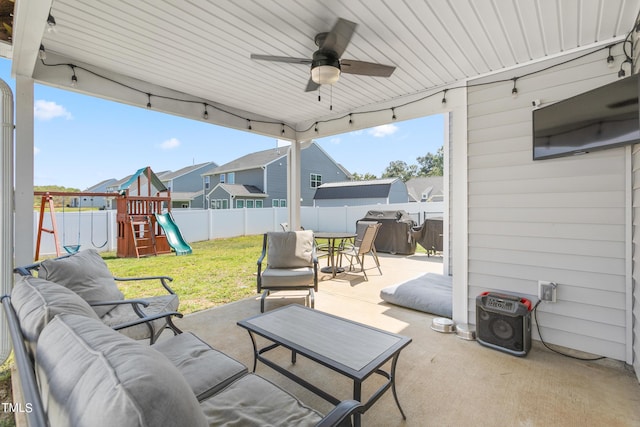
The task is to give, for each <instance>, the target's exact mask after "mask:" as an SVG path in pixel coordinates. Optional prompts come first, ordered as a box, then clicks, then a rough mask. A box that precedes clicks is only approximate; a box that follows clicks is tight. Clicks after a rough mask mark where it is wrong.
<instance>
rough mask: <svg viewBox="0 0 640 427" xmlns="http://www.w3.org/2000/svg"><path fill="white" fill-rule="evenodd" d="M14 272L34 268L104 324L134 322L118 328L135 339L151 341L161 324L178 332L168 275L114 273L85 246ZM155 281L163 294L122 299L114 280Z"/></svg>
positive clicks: (29, 272)
mask: <svg viewBox="0 0 640 427" xmlns="http://www.w3.org/2000/svg"><path fill="white" fill-rule="evenodd" d="M15 272H16V273H18V274H21V275H23V276H30V275H33V273H34V272H37V276H38V278H40V279H44V280H47V281H50V282H55V283H57V284H59V285H62V286H64V287H66V288H68V289H70V290H72V291H73V292H75V293H76V294H78V295H79V296H80V297H82V299H84V300H85V301H86V302H87V303H89V305H90V306H91V308H92V309H93V310H94V311H95V313H96V315H97V316H98V317H99V318H100V320H102V322H103V323H105V324H106V325H108V326H116V325H122V324H126V323H128V322H134V324H132V325H131V326H130V327H126V328H121V329H120V332H122V333H123V334H125V335H127V336H129V337H130V338H133V339H136V340H142V339H149V340H150V342H151V343H152V344H153V343H154V342H155V340H156V339H157V338H158V336H160V334H161V333H162V332H163V331H164V329H165V328H169V329H171V330H172V331H173V333H174V334H178V333H181V332H182V331H180V329H178V328H177V327H176V326H175V325H174V324H173V321H172V316H171V315H164V314H166V313H172V314H175V315H179V313H177V309H178V305H179V299H178V295H176V294H175V292H173V290H172V289H171V288H170V287H169V285H168V282H170V281H171V280H173V279H171V278H170V277H167V276H151V277H136V278H120V277H114V276H113V275H112V274H111V272H110V271H109V268H108V267H107V264H106V263H105V262H104V260H103V259H102V257H101V256H100V254H99V253H98V252H97V251H96V250H95V249H87V250H84V251H79V252H76V253H74V254H72V255H65V256H62V257H59V258H52V259H47V260H44V261H42V262H40V263H36V264H31V265H28V266H24V267H17V268H16V269H15ZM142 280H144V281H159V282H160V284H161V285H162V287H163V288H164V289H163V290H164V291H165V292H166V293H167V294H166V295H157V296H150V297H145V298H141V299H129V300H127V299H125V298H124V295H123V294H122V292H121V291H120V290H119V289H118V286H117V284H116V282H127V281H142ZM156 315H160V316H159V318H157V319H156V320H154V321H153V322H143V323H139V322H135V321H136V320H137V319H140V318H146V317H149V316H152V317H153V316H156Z"/></svg>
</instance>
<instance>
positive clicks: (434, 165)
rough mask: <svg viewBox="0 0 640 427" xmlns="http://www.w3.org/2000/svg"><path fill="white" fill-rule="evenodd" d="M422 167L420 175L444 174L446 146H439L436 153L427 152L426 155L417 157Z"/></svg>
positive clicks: (419, 171) (419, 169) (419, 170)
mask: <svg viewBox="0 0 640 427" xmlns="http://www.w3.org/2000/svg"><path fill="white" fill-rule="evenodd" d="M416 160H417V161H418V164H419V165H420V167H419V168H418V176H442V175H444V147H440V148H438V151H437V152H436V154H433V153H427V155H426V156H423V157H418V158H417V159H416Z"/></svg>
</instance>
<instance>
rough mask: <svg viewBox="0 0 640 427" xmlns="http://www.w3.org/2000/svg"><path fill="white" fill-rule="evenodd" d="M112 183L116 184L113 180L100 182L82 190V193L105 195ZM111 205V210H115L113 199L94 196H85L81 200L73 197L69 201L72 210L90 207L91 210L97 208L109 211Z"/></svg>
mask: <svg viewBox="0 0 640 427" xmlns="http://www.w3.org/2000/svg"><path fill="white" fill-rule="evenodd" d="M114 182H116V179H115V178H110V179H105V180H104V181H100V182H99V183H97V184H95V185H92V186H91V187H89V188H87V189H85V190H83V192H84V193H107V192H109V190H107V188H109V187H110V186H111V185H112V184H113V183H114ZM112 205H113V208H115V205H114V204H113V199H109V198H107V197H104V196H96V197H91V196H85V197H82V198H80V197H73V198H72V199H71V200H70V201H69V206H70V207H74V208H77V207H91V208H98V209H111V206H112Z"/></svg>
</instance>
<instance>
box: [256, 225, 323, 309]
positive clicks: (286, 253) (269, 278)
mask: <svg viewBox="0 0 640 427" xmlns="http://www.w3.org/2000/svg"><path fill="white" fill-rule="evenodd" d="M263 264H266V267H265V268H263ZM257 281H258V293H262V297H261V299H260V312H264V301H265V299H266V298H267V296H269V294H270V293H271V292H272V291H291V290H306V291H308V292H309V293H308V297H307V299H308V301H309V306H310V307H311V308H313V307H314V293H313V292H314V291H317V290H318V258H317V256H316V250H315V241H314V238H313V232H312V231H309V230H306V231H286V232H269V233H265V234H264V238H263V240H262V254H261V255H260V258H258V275H257Z"/></svg>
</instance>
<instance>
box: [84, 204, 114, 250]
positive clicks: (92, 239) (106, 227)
mask: <svg viewBox="0 0 640 427" xmlns="http://www.w3.org/2000/svg"><path fill="white" fill-rule="evenodd" d="M85 200H86V199H85ZM93 207H94V206H93V197H92V198H91V217H90V218H91V244H92V245H93V247H94V248H97V249H101V248H104V247H105V246H107V243H109V217H108V216H107V220H106V221H105V233H104V234H105V236H106V237H105V239H104V243H102V244H100V245H98V244H97V243H96V242H95V239H94V233H93V211H94V209H93Z"/></svg>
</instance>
